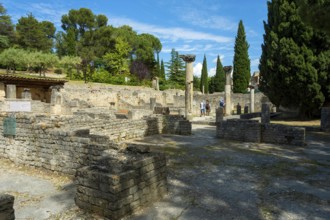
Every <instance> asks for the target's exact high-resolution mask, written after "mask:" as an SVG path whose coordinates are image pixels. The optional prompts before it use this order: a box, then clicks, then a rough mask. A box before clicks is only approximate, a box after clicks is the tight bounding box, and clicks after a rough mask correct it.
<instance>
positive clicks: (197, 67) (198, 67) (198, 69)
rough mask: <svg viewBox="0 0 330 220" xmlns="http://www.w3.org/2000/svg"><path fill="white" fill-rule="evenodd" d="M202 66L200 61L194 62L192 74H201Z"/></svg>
mask: <svg viewBox="0 0 330 220" xmlns="http://www.w3.org/2000/svg"><path fill="white" fill-rule="evenodd" d="M202 67H203V64H202V63H196V64H195V66H194V68H193V69H194V76H198V77H200V76H201V74H202V72H201V71H202Z"/></svg>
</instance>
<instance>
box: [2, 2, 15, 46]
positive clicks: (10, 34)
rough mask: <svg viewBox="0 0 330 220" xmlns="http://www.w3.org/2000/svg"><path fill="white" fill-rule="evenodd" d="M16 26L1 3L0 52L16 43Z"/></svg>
mask: <svg viewBox="0 0 330 220" xmlns="http://www.w3.org/2000/svg"><path fill="white" fill-rule="evenodd" d="M14 37H15V34H14V25H13V24H12V22H11V19H10V16H8V15H7V11H6V9H5V8H4V7H3V6H2V4H1V3H0V52H1V51H2V50H3V49H5V48H8V47H10V45H11V43H12V42H13V41H14Z"/></svg>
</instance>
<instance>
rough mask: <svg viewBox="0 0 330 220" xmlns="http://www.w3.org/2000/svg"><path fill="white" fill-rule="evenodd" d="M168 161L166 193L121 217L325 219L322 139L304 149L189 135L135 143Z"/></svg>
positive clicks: (327, 187) (209, 130)
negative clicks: (148, 205)
mask: <svg viewBox="0 0 330 220" xmlns="http://www.w3.org/2000/svg"><path fill="white" fill-rule="evenodd" d="M135 142H140V143H150V144H151V145H152V150H154V151H161V152H165V153H166V154H167V156H168V172H169V178H168V180H169V195H168V196H167V197H166V198H165V199H163V200H162V201H160V202H157V203H155V204H153V205H152V207H150V208H146V209H144V210H143V211H141V212H140V213H137V214H135V215H134V216H131V217H128V218H127V219H135V220H137V219H141V220H142V219H330V208H329V207H330V206H329V204H330V181H329V180H330V157H329V155H330V135H329V134H324V133H308V134H307V145H306V146H304V147H295V146H280V145H274V144H256V143H241V142H234V141H227V140H219V139H216V138H215V127H213V126H200V125H194V129H193V135H192V136H176V135H156V136H151V137H146V138H144V139H138V140H135Z"/></svg>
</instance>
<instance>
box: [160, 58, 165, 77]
mask: <svg viewBox="0 0 330 220" xmlns="http://www.w3.org/2000/svg"><path fill="white" fill-rule="evenodd" d="M159 78H161V79H164V80H165V66H164V61H163V60H162V61H161V63H160V77H159Z"/></svg>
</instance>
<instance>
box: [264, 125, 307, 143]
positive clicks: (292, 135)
mask: <svg viewBox="0 0 330 220" xmlns="http://www.w3.org/2000/svg"><path fill="white" fill-rule="evenodd" d="M262 142H265V143H274V144H289V145H298V146H303V145H304V144H305V128H298V127H292V126H287V125H277V124H262Z"/></svg>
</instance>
